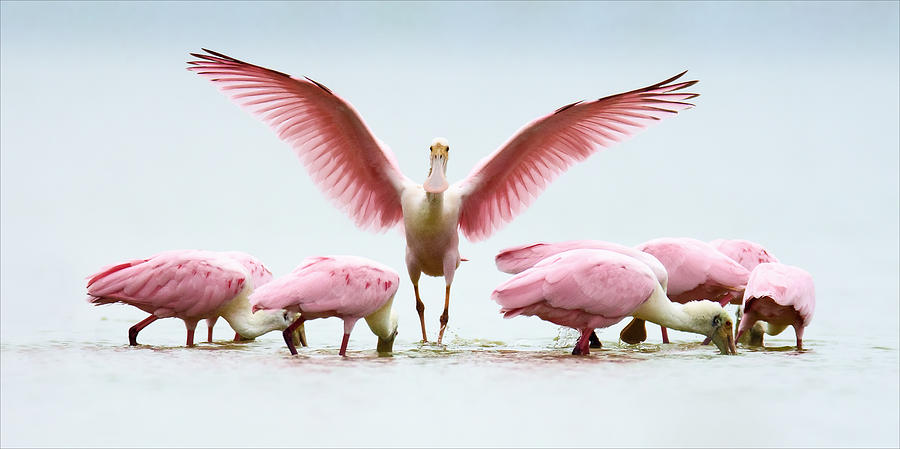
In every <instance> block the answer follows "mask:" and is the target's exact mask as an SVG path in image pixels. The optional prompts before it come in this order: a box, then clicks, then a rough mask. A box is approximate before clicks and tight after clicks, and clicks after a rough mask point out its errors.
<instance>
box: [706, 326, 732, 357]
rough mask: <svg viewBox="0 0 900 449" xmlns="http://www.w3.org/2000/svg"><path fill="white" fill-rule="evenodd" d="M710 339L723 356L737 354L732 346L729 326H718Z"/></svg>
mask: <svg viewBox="0 0 900 449" xmlns="http://www.w3.org/2000/svg"><path fill="white" fill-rule="evenodd" d="M710 338H711V339H712V342H713V343H715V344H716V347H717V348H719V351H720V352H721V353H722V354H723V355H729V354H731V355H734V354H737V347H736V346H735V345H734V335H732V333H731V326H720V327H719V328H718V329H716V330H715V332H714V333H713V335H712V336H710Z"/></svg>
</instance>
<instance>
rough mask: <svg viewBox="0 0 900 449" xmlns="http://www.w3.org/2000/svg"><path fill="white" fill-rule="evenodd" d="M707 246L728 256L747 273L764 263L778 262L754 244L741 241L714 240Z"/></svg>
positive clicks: (766, 251)
mask: <svg viewBox="0 0 900 449" xmlns="http://www.w3.org/2000/svg"><path fill="white" fill-rule="evenodd" d="M709 244H710V245H711V246H712V247H713V248H715V249H716V250H717V251H719V252H720V253H722V254H724V255H726V256H728V257H730V258H731V260H734V261H735V262H737V263H738V264H740V265H741V266H742V267H744V268H746V269H747V270H748V271H753V269H754V268H756V266H757V265H759V264H761V263H766V262H778V258H776V257H775V256H774V255H772V253H770V252H769V251H768V250H767V249H766V248H764V247H763V246H762V245H760V244H759V243H756V242H751V241H749V240H742V239H733V240H728V239H716V240H713V241H711V242H709Z"/></svg>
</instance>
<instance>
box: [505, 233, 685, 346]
mask: <svg viewBox="0 0 900 449" xmlns="http://www.w3.org/2000/svg"><path fill="white" fill-rule="evenodd" d="M573 249H602V250H607V251H612V252H616V253H619V254H624V255H626V256H629V257H632V258H635V259H637V260H639V261H641V262H643V263H645V264H646V265H647V266H648V267H650V270H652V271H653V275H654V276H656V280H657V281H658V282H659V285H660V286H662V289H663V291H665V290H666V288H667V286H668V284H669V274H668V273H667V272H666V267H664V266H663V264H661V263H660V262H659V261H658V260H656V258H655V257H653V256H652V255H650V254H649V253H645V252H643V251H639V250H637V249H635V248H632V247H630V246H625V245H620V244H618V243H612V242H604V241H601V240H570V241H565V242H557V243H543V242H541V243H532V244H528V245H521V246H514V247H511V248H506V249H504V250H502V251H500V252H499V253H498V254H497V256H496V257H495V258H494V263H496V264H497V269H499V270H500V271H502V272H504V273H509V274H518V273H521V272H522V271H524V270H526V269H528V268H531V267H533V266H534V265H535V264H537V263H538V262H540V261H541V260H543V259H545V258H547V257H550V256H553V255H555V254H559V253H561V252H565V251H569V250H573ZM590 347H591V348H601V347H603V345H602V344H600V339H599V338H597V334H596V333H594V332H593V331H591V335H590Z"/></svg>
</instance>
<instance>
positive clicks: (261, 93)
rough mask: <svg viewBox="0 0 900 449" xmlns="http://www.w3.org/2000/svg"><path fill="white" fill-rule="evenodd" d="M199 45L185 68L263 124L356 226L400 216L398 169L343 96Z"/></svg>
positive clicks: (390, 222) (386, 224)
mask: <svg viewBox="0 0 900 449" xmlns="http://www.w3.org/2000/svg"><path fill="white" fill-rule="evenodd" d="M206 51H207V52H209V53H210V54H208V55H207V54H193V53H192V55H193V56H195V57H197V58H200V59H201V60H200V61H191V62H189V63H188V64H191V67H189V69H190V70H193V71H195V72H196V73H197V74H199V75H201V76H203V77H205V78H207V79H209V80H210V81H212V82H214V83H215V84H216V85H217V86H218V87H219V89H221V90H222V91H223V92H224V93H225V94H226V95H228V96H229V97H231V98H232V99H233V100H234V101H235V102H237V103H238V104H240V105H241V106H244V107H245V108H247V109H249V110H250V111H251V112H253V113H254V114H255V115H257V116H258V117H259V118H261V119H262V120H263V121H264V122H266V123H267V124H269V126H271V127H272V128H273V129H274V130H275V132H276V133H278V137H279V138H281V139H282V140H284V141H285V142H287V143H289V144H290V145H291V147H293V149H294V151H295V152H296V153H297V156H298V157H299V158H300V160H301V161H303V163H304V165H306V167H307V169H308V170H309V173H310V175H312V177H313V180H315V182H316V184H318V186H319V188H321V189H322V191H323V192H325V193H326V195H328V197H329V198H331V199H332V200H334V201H335V204H336V205H337V206H338V207H340V208H341V209H343V210H344V211H345V212H347V213H348V214H349V215H350V216H351V217H353V219H354V221H356V224H357V225H358V226H360V227H363V228H367V227H372V228H374V229H376V230H383V229H388V228H390V227H392V226H394V225H395V224H397V223H398V222H399V221H400V219H401V218H402V217H403V211H402V210H401V207H400V196H399V194H398V191H399V190H400V188H401V185H400V183H402V182H403V180H405V179H406V177H405V176H404V175H403V174H402V173H401V172H400V169H399V168H398V167H397V162H396V161H395V158H394V155H393V153H392V152H391V151H390V150H389V149H388V148H387V146H385V145H384V144H382V143H381V142H380V141H378V139H376V138H375V136H374V135H373V134H372V132H371V131H370V130H369V128H368V127H367V126H366V124H365V123H364V122H363V120H362V118H360V116H359V114H358V113H357V112H356V110H355V109H354V108H353V106H351V105H350V103H348V102H347V101H345V100H343V99H342V98H340V97H338V96H337V95H336V94H334V93H333V92H332V91H331V90H330V89H328V88H326V87H325V86H324V85H322V84H320V83H317V82H315V81H313V80H311V79H309V78H303V79H301V78H293V77H291V76H290V75H286V74H284V73H280V72H276V71H274V70H269V69H266V68H264V67H259V66H256V65H253V64H249V63H246V62H243V61H239V60H237V59H234V58H231V57H229V56H225V55H223V54H221V53H216V52H212V51H209V50H206Z"/></svg>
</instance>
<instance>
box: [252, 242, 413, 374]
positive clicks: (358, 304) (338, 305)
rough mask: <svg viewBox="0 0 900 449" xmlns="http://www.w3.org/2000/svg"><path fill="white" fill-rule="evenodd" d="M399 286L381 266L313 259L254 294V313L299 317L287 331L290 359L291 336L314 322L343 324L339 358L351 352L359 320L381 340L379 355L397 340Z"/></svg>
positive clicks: (294, 350) (352, 260) (362, 261)
mask: <svg viewBox="0 0 900 449" xmlns="http://www.w3.org/2000/svg"><path fill="white" fill-rule="evenodd" d="M399 285H400V276H399V275H398V274H397V272H396V271H394V270H392V269H390V268H388V267H387V266H384V265H382V264H380V263H377V262H374V261H371V260H368V259H364V258H362V257H355V256H327V257H310V258H307V259H305V260H304V261H303V262H301V264H300V266H298V267H297V268H296V269H294V271H293V272H291V273H290V274H288V275H286V276H283V277H280V278H278V279H275V280H274V281H272V282H269V283H268V284H266V285H264V286H262V287H260V288H258V289H257V290H256V291H254V292H253V294H252V295H250V304H251V307H252V310H253V312H256V311H257V310H269V309H286V310H289V311H293V312H299V313H300V317H299V318H297V320H296V321H294V323H293V324H291V325H290V326H289V327H288V328H287V329H285V330H284V342H285V343H286V344H287V347H288V349H289V350H290V351H291V354H293V355H296V354H297V348H296V347H295V346H294V342H293V341H292V339H291V333H292V332H293V331H294V329H296V328H297V327H298V326H300V325H302V324H303V323H304V322H306V321H309V320H314V319H316V318H327V317H338V318H341V319H342V320H344V339H343V341H341V350H340V355H342V356H344V355H346V352H347V342H348V341H349V340H350V332H351V331H352V330H353V326H355V325H356V322H357V321H358V320H359V319H360V318H365V319H366V323H368V325H369V329H371V330H372V333H374V334H375V335H376V336H377V337H378V346H377V349H378V352H380V353H385V352H391V351H392V350H393V346H394V338H395V337H396V336H397V314H396V313H395V312H394V311H393V310H392V309H391V305H392V304H393V302H394V294H395V293H397V288H398V286H399Z"/></svg>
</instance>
